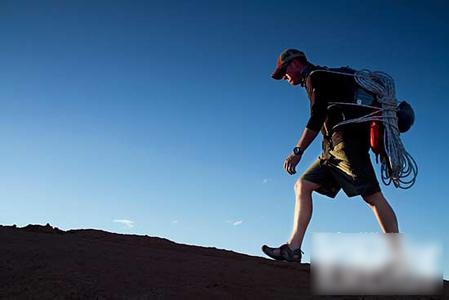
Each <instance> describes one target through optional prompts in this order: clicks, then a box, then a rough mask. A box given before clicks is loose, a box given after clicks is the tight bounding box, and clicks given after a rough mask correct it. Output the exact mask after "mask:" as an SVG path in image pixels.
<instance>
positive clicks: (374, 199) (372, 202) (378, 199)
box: [362, 192, 385, 206]
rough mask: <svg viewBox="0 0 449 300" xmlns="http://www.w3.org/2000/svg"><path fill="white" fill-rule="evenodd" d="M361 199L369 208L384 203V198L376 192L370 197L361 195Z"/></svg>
mask: <svg viewBox="0 0 449 300" xmlns="http://www.w3.org/2000/svg"><path fill="white" fill-rule="evenodd" d="M362 198H363V200H364V201H365V202H366V203H368V205H370V206H375V205H376V204H377V203H379V202H382V201H385V198H384V196H383V195H382V193H381V192H376V193H374V194H370V195H363V196H362Z"/></svg>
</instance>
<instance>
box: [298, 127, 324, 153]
mask: <svg viewBox="0 0 449 300" xmlns="http://www.w3.org/2000/svg"><path fill="white" fill-rule="evenodd" d="M318 133H319V131H315V130H312V129H309V128H307V127H306V128H304V131H303V132H302V135H301V137H300V139H299V141H298V143H297V144H296V147H299V148H301V150H302V151H305V150H306V149H307V147H309V145H310V144H311V143H312V142H313V140H314V139H315V138H316V136H317V135H318Z"/></svg>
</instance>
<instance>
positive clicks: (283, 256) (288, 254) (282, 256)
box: [262, 244, 304, 263]
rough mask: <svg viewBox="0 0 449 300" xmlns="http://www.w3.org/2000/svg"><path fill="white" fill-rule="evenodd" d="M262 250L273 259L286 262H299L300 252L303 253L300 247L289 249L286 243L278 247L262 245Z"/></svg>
mask: <svg viewBox="0 0 449 300" xmlns="http://www.w3.org/2000/svg"><path fill="white" fill-rule="evenodd" d="M262 251H263V252H264V253H265V254H266V255H268V256H269V257H271V258H273V259H275V260H285V261H288V262H299V263H301V258H302V254H304V252H302V250H301V249H300V248H298V249H296V250H291V249H290V247H289V246H288V244H284V245H282V246H280V247H278V248H271V247H268V246H267V245H263V246H262Z"/></svg>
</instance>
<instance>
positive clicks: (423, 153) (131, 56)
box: [0, 0, 449, 278]
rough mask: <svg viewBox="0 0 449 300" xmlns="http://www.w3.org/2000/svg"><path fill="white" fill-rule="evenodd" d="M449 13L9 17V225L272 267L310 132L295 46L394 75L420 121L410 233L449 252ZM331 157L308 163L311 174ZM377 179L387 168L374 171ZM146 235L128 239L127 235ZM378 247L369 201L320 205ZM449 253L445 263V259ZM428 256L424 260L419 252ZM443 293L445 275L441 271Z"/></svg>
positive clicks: (404, 215)
mask: <svg viewBox="0 0 449 300" xmlns="http://www.w3.org/2000/svg"><path fill="white" fill-rule="evenodd" d="M448 9H449V7H448V5H447V4H446V3H445V2H444V1H426V2H423V1H317V2H316V3H315V2H314V3H311V2H310V1H305V2H301V1H291V2H288V1H287V2H282V3H280V2H275V1H264V2H262V1H244V2H241V1H221V2H217V1H163V2H162V1H39V2H38V1H5V0H2V1H0V36H1V44H0V104H1V106H0V115H1V116H0V134H1V137H2V138H1V139H0V165H1V168H0V199H1V202H0V203H1V205H0V224H17V225H26V224H29V223H42V224H45V223H47V222H49V223H51V224H52V225H54V226H58V227H60V228H62V229H73V228H98V229H103V230H108V231H113V232H121V233H136V234H147V235H149V236H159V237H165V238H168V239H171V240H173V241H176V242H179V243H187V244H195V245H202V246H209V247H217V248H224V249H229V250H233V251H238V252H243V253H247V254H251V255H258V256H262V253H261V251H260V246H261V245H262V244H269V245H272V246H275V245H280V244H281V243H284V242H286V241H287V239H288V238H289V235H290V230H291V227H292V220H293V207H294V195H293V184H294V182H295V180H296V179H297V176H289V175H288V174H287V173H286V172H285V171H284V170H283V169H282V163H283V160H284V159H285V157H286V156H287V155H288V153H289V152H290V151H291V149H292V147H293V146H294V145H295V143H296V141H297V139H298V138H299V136H300V133H301V132H302V129H303V128H304V126H305V124H306V122H307V120H308V110H309V105H308V100H307V98H306V94H305V92H304V90H302V89H301V88H300V87H291V86H288V84H287V83H285V82H277V81H274V80H272V79H271V77H270V75H271V72H272V70H273V68H274V65H275V62H276V58H277V56H278V54H279V53H280V51H281V50H283V49H285V48H290V47H293V48H298V49H301V50H303V51H304V52H305V53H306V54H307V56H308V58H309V60H310V61H311V62H313V63H315V64H319V65H327V66H330V67H338V66H343V65H349V66H351V67H353V68H356V69H362V68H368V69H372V70H382V71H385V72H388V73H389V74H391V75H392V76H393V77H394V78H395V80H396V89H397V96H398V98H399V99H406V100H407V101H408V102H409V103H411V104H412V105H413V107H414V108H415V112H416V123H415V125H414V127H413V128H412V130H411V131H410V132H408V133H406V134H404V135H403V136H402V140H403V143H404V144H405V145H406V147H407V149H408V150H409V152H410V153H411V154H412V155H413V157H414V158H415V159H416V161H417V162H418V165H419V172H420V173H419V177H418V180H417V182H416V184H415V186H414V187H413V188H412V189H410V190H405V191H404V190H397V189H395V188H394V187H391V186H389V187H383V191H384V194H385V195H386V196H387V198H388V199H389V201H390V203H391V205H392V207H393V208H394V209H395V211H396V214H397V217H398V220H399V226H400V230H401V231H402V232H403V233H405V234H409V235H412V236H416V237H418V238H422V239H430V240H434V241H438V242H439V243H441V244H442V245H443V248H444V250H446V249H447V248H448V247H449V238H448V235H447V229H448V227H449V226H448V225H449V221H448V218H447V217H446V215H447V213H448V205H447V204H446V201H447V195H448V194H449V185H448V181H447V176H446V175H445V173H446V170H448V169H449V162H448V159H447V158H446V152H447V149H448V147H449V143H448V141H447V138H446V137H447V132H446V131H447V129H448V125H447V123H446V122H447V117H446V116H447V113H448V112H449V104H448V101H447V87H448V86H449V76H447V72H448V71H447V70H449V59H448V55H447V53H449V45H448V40H449V23H448V21H447V19H448V17H449V16H448V13H447V12H448V11H449V10H448ZM319 152H320V140H318V139H317V140H316V141H315V142H314V144H313V145H312V146H311V147H310V148H309V149H308V150H307V152H306V153H305V155H304V157H303V159H302V161H301V163H300V165H299V166H298V168H297V170H298V174H300V173H302V172H303V171H304V170H305V169H306V168H307V167H308V166H309V164H310V163H311V162H312V161H313V160H314V159H315V158H316V157H317V156H318V154H319ZM375 169H376V171H379V166H378V165H376V166H375ZM124 220H128V221H132V223H130V222H127V221H124ZM338 231H340V232H377V231H380V229H379V226H378V224H377V222H376V219H375V217H374V215H373V214H372V212H371V211H370V210H369V208H368V207H367V206H366V205H365V204H364V203H363V202H362V200H361V198H359V197H355V198H351V199H348V198H347V197H346V196H345V195H344V194H343V193H340V194H339V195H338V196H337V198H336V199H335V200H331V199H329V198H326V197H323V196H320V195H315V196H314V215H313V218H312V221H311V223H310V225H309V229H308V232H307V235H306V237H305V240H304V244H303V250H304V251H305V252H306V254H305V259H306V260H308V259H309V256H310V246H311V233H312V232H338ZM444 252H447V251H444ZM416 255H417V257H419V253H417V254H416ZM443 268H444V271H445V278H447V277H448V274H449V259H448V258H447V257H445V258H444V259H443Z"/></svg>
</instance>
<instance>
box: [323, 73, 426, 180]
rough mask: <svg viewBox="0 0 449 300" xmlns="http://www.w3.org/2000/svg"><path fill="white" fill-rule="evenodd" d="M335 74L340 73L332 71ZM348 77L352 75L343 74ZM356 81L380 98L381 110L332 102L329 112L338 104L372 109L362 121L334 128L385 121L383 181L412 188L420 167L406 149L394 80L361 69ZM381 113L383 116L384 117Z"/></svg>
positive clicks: (359, 119) (341, 123)
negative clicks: (399, 122)
mask: <svg viewBox="0 0 449 300" xmlns="http://www.w3.org/2000/svg"><path fill="white" fill-rule="evenodd" d="M332 72H333V73H340V72H335V71H332ZM341 74H344V75H352V74H347V73H341ZM352 76H354V78H355V81H356V82H357V84H359V85H360V86H361V87H362V88H364V89H366V90H368V91H369V92H371V93H373V94H375V95H376V98H377V101H378V102H379V103H380V104H381V107H375V106H369V105H362V104H355V103H345V102H332V103H330V105H329V107H328V109H329V108H330V107H332V106H336V105H349V106H351V105H354V106H359V107H360V106H363V107H367V108H371V109H372V112H371V113H368V114H366V115H364V116H362V117H360V118H354V119H350V120H344V121H342V122H340V123H338V124H337V125H335V126H334V128H333V129H335V128H337V127H340V126H342V125H346V124H350V123H362V122H369V121H381V122H383V125H384V149H385V153H386V155H387V158H388V159H385V158H384V159H382V161H381V174H382V181H383V183H384V184H385V185H389V184H391V182H393V184H394V186H395V187H397V188H403V189H408V188H410V187H411V186H412V185H413V184H414V183H415V181H416V176H417V175H418V165H417V164H416V161H415V160H414V159H413V157H412V156H411V155H410V154H409V153H408V152H407V151H406V150H405V147H404V145H403V144H402V142H401V138H400V132H399V128H398V119H397V115H396V112H397V100H396V96H395V87H394V80H393V78H392V77H391V76H390V75H388V74H386V73H383V72H378V71H376V72H371V71H369V70H361V71H358V72H356V73H355V74H354V75H352ZM380 112H381V114H380Z"/></svg>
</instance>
